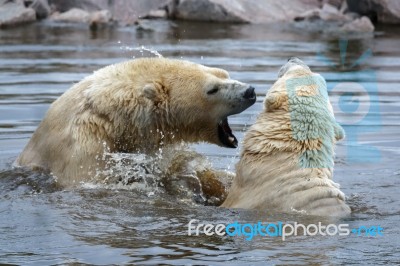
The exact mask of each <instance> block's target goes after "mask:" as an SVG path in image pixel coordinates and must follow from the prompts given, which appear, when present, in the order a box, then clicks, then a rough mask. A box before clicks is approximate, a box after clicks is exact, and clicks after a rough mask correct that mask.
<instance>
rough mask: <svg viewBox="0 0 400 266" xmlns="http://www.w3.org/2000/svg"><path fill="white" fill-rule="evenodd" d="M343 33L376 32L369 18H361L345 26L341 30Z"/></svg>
mask: <svg viewBox="0 0 400 266" xmlns="http://www.w3.org/2000/svg"><path fill="white" fill-rule="evenodd" d="M340 30H341V31H343V32H364V33H365V32H373V31H374V30H375V27H374V25H373V24H372V22H371V20H370V19H369V18H368V17H365V16H363V17H361V18H359V19H356V20H354V21H351V22H349V23H346V24H344V25H343V26H342V27H341V28H340Z"/></svg>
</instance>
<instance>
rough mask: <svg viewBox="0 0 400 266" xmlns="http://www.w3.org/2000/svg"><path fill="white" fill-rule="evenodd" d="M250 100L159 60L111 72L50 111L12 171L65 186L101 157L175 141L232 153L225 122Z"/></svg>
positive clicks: (204, 72)
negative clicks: (26, 170)
mask: <svg viewBox="0 0 400 266" xmlns="http://www.w3.org/2000/svg"><path fill="white" fill-rule="evenodd" d="M255 100H256V95H255V92H254V88H253V87H251V86H249V85H247V84H244V83H242V82H239V81H236V80H232V79H230V78H229V75H228V73H227V72H226V71H225V70H222V69H219V68H212V67H206V66H203V65H199V64H195V63H191V62H188V61H183V60H171V59H166V58H143V59H135V60H131V61H127V62H123V63H119V64H114V65H110V66H107V67H105V68H102V69H100V70H98V71H96V72H95V73H94V74H92V75H90V76H88V77H86V78H84V79H83V80H82V81H80V82H79V83H77V84H75V85H74V86H73V87H72V88H71V89H69V90H68V91H66V92H65V93H64V94H63V95H62V96H61V97H59V98H58V99H57V100H56V101H55V102H54V103H53V104H52V105H51V106H50V109H49V110H48V112H47V114H46V116H45V118H44V119H43V121H42V122H41V123H40V125H39V127H38V128H37V130H36V131H35V132H34V134H33V136H32V138H31V139H30V141H29V143H28V144H27V146H26V147H25V149H24V150H23V152H22V153H21V155H20V156H19V157H18V158H17V161H16V165H17V166H25V167H30V168H39V169H42V170H47V171H49V172H52V173H53V175H55V176H56V177H57V178H58V183H59V184H61V185H63V186H69V185H73V184H77V183H79V182H81V181H88V180H90V179H91V178H92V177H93V176H94V175H95V172H96V171H98V170H101V169H103V168H105V167H106V165H107V160H106V159H104V157H105V156H104V154H105V153H135V152H139V153H146V154H152V153H155V152H156V151H158V149H159V148H160V147H162V146H164V145H169V144H174V143H180V142H182V141H184V142H202V141H204V142H209V143H214V144H217V145H220V146H223V147H230V148H234V147H236V146H237V139H236V138H235V136H234V135H233V134H232V130H231V128H230V126H229V124H228V119H227V117H228V116H230V115H233V114H237V113H240V112H242V111H243V110H245V109H246V108H248V107H249V106H251V105H252V104H254V102H255Z"/></svg>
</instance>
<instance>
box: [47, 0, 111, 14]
mask: <svg viewBox="0 0 400 266" xmlns="http://www.w3.org/2000/svg"><path fill="white" fill-rule="evenodd" d="M48 1H49V5H50V7H51V9H52V11H53V12H60V13H64V12H67V11H69V10H71V9H74V8H77V9H81V10H85V11H87V12H93V11H99V10H100V9H101V8H100V4H105V3H106V2H108V1H91V0H48Z"/></svg>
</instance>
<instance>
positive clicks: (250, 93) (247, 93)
mask: <svg viewBox="0 0 400 266" xmlns="http://www.w3.org/2000/svg"><path fill="white" fill-rule="evenodd" d="M255 97H256V93H255V92H254V87H251V86H250V87H249V88H248V89H247V90H246V91H245V92H244V94H243V98H245V99H254V98H255Z"/></svg>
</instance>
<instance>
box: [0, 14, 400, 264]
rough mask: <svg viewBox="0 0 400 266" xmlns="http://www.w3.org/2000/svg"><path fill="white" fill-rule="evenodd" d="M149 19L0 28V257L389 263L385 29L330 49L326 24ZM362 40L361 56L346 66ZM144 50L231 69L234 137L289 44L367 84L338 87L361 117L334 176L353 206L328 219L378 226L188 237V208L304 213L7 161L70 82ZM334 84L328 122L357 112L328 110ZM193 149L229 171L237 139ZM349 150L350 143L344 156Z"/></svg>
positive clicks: (393, 108) (392, 174)
mask: <svg viewBox="0 0 400 266" xmlns="http://www.w3.org/2000/svg"><path fill="white" fill-rule="evenodd" d="M150 28H152V29H151V30H149V27H148V26H146V27H142V30H138V31H136V30H135V29H131V28H120V29H102V30H99V31H97V32H90V31H89V30H88V29H86V27H83V26H82V27H81V26H68V25H61V26H57V25H54V24H37V25H30V26H23V27H20V28H16V29H12V30H3V31H0V169H2V170H1V171H0V215H1V216H0V217H1V218H0V232H1V234H0V263H10V264H24V265H46V264H73V263H82V264H103V265H104V264H123V263H132V264H157V263H165V264H213V265H219V264H223V263H225V262H229V263H230V264H245V265H250V264H251V265H258V264H260V265H265V263H267V264H296V265H301V264H304V265H306V264H307V265H308V264H315V265H331V264H345V265H348V264H373V265H383V264H396V263H400V255H399V253H398V250H399V246H400V241H399V237H400V233H399V229H398V222H399V217H400V207H399V196H398V190H399V188H400V167H399V166H398V165H399V164H398V161H399V159H400V154H399V146H400V145H399V144H400V139H399V134H400V123H399V121H400V120H399V116H400V114H399V105H400V104H399V103H400V90H399V86H400V76H399V75H398V73H399V71H400V46H399V41H400V31H399V29H398V28H389V27H385V28H378V30H377V34H376V35H375V36H350V37H351V38H350V40H349V41H348V43H347V49H345V50H346V57H345V58H344V56H342V57H341V54H342V55H343V54H344V53H343V51H344V50H343V47H344V46H345V42H343V41H342V42H339V39H340V38H339V37H340V36H334V35H324V34H320V33H305V32H303V31H299V30H295V31H293V30H289V29H285V28H277V27H270V28H269V27H267V26H265V25H263V26H254V25H253V26H252V25H214V24H212V25H207V24H198V23H165V22H159V23H155V24H154V25H150ZM142 46H144V47H142ZM340 47H342V53H340V51H341V49H340ZM368 49H370V50H371V51H372V56H370V57H368V56H367V58H366V59H365V60H364V61H361V63H360V64H359V65H356V66H354V67H351V65H352V64H353V63H354V62H355V61H356V60H357V59H358V58H359V57H360V56H361V55H362V54H363V53H364V52H366V51H368ZM151 51H157V52H158V53H160V54H162V55H163V56H165V57H169V58H183V59H187V60H191V61H194V62H198V63H202V64H205V65H209V66H215V67H221V68H224V69H226V70H228V71H229V72H230V74H231V77H232V78H234V79H239V80H241V81H243V82H247V83H250V84H252V85H253V86H254V87H255V88H256V92H257V95H258V100H257V103H256V104H255V105H254V106H252V107H251V108H249V109H248V110H246V111H245V112H243V113H242V114H239V115H236V116H233V117H231V118H230V124H231V126H232V128H233V129H234V131H235V134H236V136H237V137H238V138H239V140H240V139H242V137H243V131H244V130H245V129H246V127H247V126H248V125H250V124H251V123H252V122H253V121H254V120H255V117H256V115H257V114H258V113H259V111H260V110H261V108H262V100H263V97H264V96H265V93H266V91H267V89H268V88H269V87H270V86H271V84H272V83H273V82H274V80H275V79H276V77H277V73H278V70H279V68H280V66H281V65H282V64H283V63H284V62H286V60H287V58H288V57H290V56H297V57H299V58H301V59H302V60H303V61H305V62H306V63H307V64H308V65H309V66H310V67H311V69H313V70H314V71H315V72H320V73H321V74H322V75H323V76H324V77H325V78H326V79H327V81H328V85H329V84H330V85H331V86H334V85H335V84H336V83H338V82H339V83H340V82H343V81H353V82H357V83H359V84H362V85H363V86H365V87H368V88H372V89H371V91H370V92H369V93H367V94H366V93H364V94H363V93H359V94H357V95H358V97H356V98H353V97H352V95H348V97H347V98H346V97H344V98H343V97H341V98H342V99H345V102H344V104H345V105H346V104H347V105H348V107H349V108H350V107H351V108H353V109H354V110H356V109H357V107H365V106H366V105H369V106H370V108H369V113H366V114H364V115H362V116H361V118H362V117H365V120H364V121H363V122H362V123H361V125H358V126H354V125H353V126H352V125H351V123H350V125H349V126H346V131H347V132H348V136H349V133H350V136H349V137H348V140H347V141H345V142H341V143H339V146H338V149H337V159H336V161H337V163H336V169H335V175H334V180H335V181H336V182H338V183H340V184H341V186H342V190H343V191H344V192H345V193H346V195H347V196H348V203H349V204H350V206H351V207H352V209H353V215H352V217H350V218H348V219H346V220H343V221H338V222H343V223H348V224H350V227H357V226H359V225H366V226H372V225H380V226H381V227H383V228H384V236H380V237H367V236H354V235H350V236H334V237H322V236H319V237H318V236H314V237H311V236H309V237H305V236H298V237H292V238H289V239H287V240H286V241H284V242H283V241H282V240H281V239H280V238H273V237H255V238H254V239H253V240H252V241H246V240H245V239H244V238H243V237H227V236H225V237H218V236H205V235H201V236H187V224H188V222H189V220H190V219H194V218H196V219H198V220H200V221H201V222H209V223H213V224H217V223H225V224H227V223H229V222H233V221H235V220H237V221H240V222H257V221H266V222H276V221H284V222H285V221H298V222H304V223H307V222H310V220H309V219H310V218H307V217H304V216H301V215H290V216H288V215H284V214H271V213H268V212H267V211H265V212H263V211H245V210H228V209H222V208H218V207H215V206H204V205H203V204H199V203H196V201H193V200H192V196H193V195H192V194H189V195H178V196H177V195H176V194H174V193H171V191H168V189H166V188H163V187H160V186H158V185H153V186H150V187H149V186H147V187H146V186H145V187H142V188H140V187H139V188H138V187H132V186H130V185H125V186H124V185H118V186H117V185H116V186H99V185H90V184H86V185H83V186H82V187H81V188H78V189H70V190H62V189H59V188H57V186H56V185H55V183H54V181H53V180H52V178H51V177H49V176H46V175H44V174H37V173H30V172H24V171H22V170H18V169H12V167H11V164H12V162H13V161H14V160H15V158H16V157H17V155H18V154H19V153H20V152H21V151H22V149H23V147H24V146H25V144H26V143H27V141H28V140H29V138H30V136H31V135H32V133H33V131H34V130H35V128H36V127H37V125H38V123H39V121H40V120H41V119H42V118H43V116H44V114H45V112H46V110H47V109H48V107H49V104H50V103H51V102H53V101H54V100H55V99H56V98H57V97H58V96H60V95H61V94H62V93H63V92H64V91H65V90H66V89H68V88H69V87H70V86H71V84H73V83H74V82H78V81H79V80H80V79H82V78H83V77H85V76H86V75H88V74H90V73H91V72H92V71H94V70H96V69H98V68H101V67H103V66H105V65H109V64H112V63H116V62H120V61H123V60H126V59H129V58H132V57H141V56H157V53H154V52H151ZM342 58H343V60H344V59H345V60H344V61H343V62H344V63H345V64H344V65H343V66H342V64H341V62H342ZM328 59H329V60H328ZM348 72H351V73H350V74H349V73H348ZM374 86H375V87H374ZM373 88H377V91H374V90H373ZM342 93H343V90H341V88H340V87H336V89H335V90H333V91H332V92H331V93H330V97H331V100H332V101H333V102H338V104H339V107H338V106H337V108H336V109H335V110H336V116H337V118H338V120H340V121H344V122H346V121H349V119H350V120H351V119H354V117H355V114H357V113H358V111H355V112H353V111H354V110H352V111H351V110H350V111H347V113H346V112H343V111H341V109H340V106H342V107H343V105H340V104H343V102H342V103H341V102H340V98H339V96H340V95H341V94H342ZM351 108H350V109H351ZM357 110H358V109H357ZM351 112H353V113H351ZM360 112H361V111H360ZM350 122H351V121H350ZM353 122H354V121H353ZM354 136H355V137H354ZM360 145H364V146H360ZM365 145H367V146H369V147H370V148H367V149H365V147H366V146H365ZM371 147H373V148H371ZM192 149H195V150H196V151H198V152H200V153H201V154H203V155H205V156H206V158H207V160H208V161H209V162H212V164H213V166H214V167H215V168H217V169H221V170H228V171H234V164H235V162H236V161H237V159H238V152H239V151H238V150H232V149H225V148H219V147H216V146H214V145H208V144H198V145H193V146H192ZM363 149H364V150H363ZM374 149H376V150H374ZM354 150H355V151H358V152H357V153H356V154H351V151H354ZM371 158H373V160H372V161H371V160H370V159H371ZM355 159H359V160H361V162H357V161H355ZM121 167H122V166H121Z"/></svg>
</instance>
